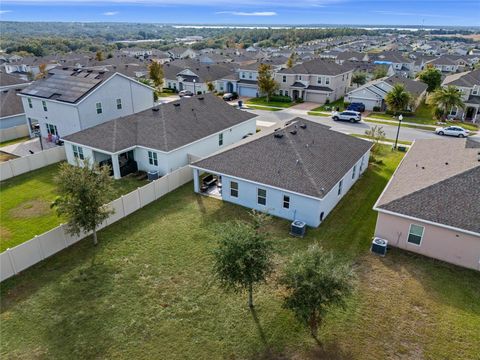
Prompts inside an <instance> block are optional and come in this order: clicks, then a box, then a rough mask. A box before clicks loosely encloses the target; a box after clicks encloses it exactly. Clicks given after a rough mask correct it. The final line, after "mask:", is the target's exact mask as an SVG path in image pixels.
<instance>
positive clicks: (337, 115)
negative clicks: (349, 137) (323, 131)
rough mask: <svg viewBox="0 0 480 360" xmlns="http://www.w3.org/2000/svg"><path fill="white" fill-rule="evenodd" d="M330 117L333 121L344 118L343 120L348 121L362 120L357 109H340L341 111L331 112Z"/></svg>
mask: <svg viewBox="0 0 480 360" xmlns="http://www.w3.org/2000/svg"><path fill="white" fill-rule="evenodd" d="M332 119H333V120H334V121H338V120H344V121H350V122H352V123H354V122H359V121H360V120H362V114H360V113H359V112H358V111H353V110H347V111H342V112H336V111H335V112H334V113H333V114H332Z"/></svg>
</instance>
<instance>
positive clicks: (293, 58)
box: [287, 51, 297, 69]
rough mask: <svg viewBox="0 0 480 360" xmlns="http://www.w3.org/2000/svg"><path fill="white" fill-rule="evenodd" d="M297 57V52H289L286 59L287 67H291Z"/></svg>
mask: <svg viewBox="0 0 480 360" xmlns="http://www.w3.org/2000/svg"><path fill="white" fill-rule="evenodd" d="M296 58H297V54H295V51H293V52H292V53H291V54H290V57H289V58H288V61H287V68H289V69H290V68H291V67H293V65H295V60H296Z"/></svg>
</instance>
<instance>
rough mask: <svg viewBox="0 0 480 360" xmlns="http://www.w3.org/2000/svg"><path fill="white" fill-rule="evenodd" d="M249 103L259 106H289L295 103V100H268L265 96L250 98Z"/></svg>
mask: <svg viewBox="0 0 480 360" xmlns="http://www.w3.org/2000/svg"><path fill="white" fill-rule="evenodd" d="M246 104H247V105H257V106H258V105H259V106H274V107H281V108H289V107H290V106H293V105H295V103H294V102H283V101H273V100H271V101H269V102H267V100H266V98H265V97H257V98H251V99H248V100H247V102H246Z"/></svg>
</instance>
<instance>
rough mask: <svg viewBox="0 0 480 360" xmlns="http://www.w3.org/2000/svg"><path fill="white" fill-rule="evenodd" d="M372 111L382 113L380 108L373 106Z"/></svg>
mask: <svg viewBox="0 0 480 360" xmlns="http://www.w3.org/2000/svg"><path fill="white" fill-rule="evenodd" d="M373 111H375V112H379V111H382V109H381V108H380V106H374V107H373Z"/></svg>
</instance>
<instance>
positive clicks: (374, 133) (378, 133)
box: [365, 125, 385, 154]
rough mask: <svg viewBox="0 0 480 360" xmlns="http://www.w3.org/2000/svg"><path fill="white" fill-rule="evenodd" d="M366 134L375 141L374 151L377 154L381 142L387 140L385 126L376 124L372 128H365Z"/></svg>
mask: <svg viewBox="0 0 480 360" xmlns="http://www.w3.org/2000/svg"><path fill="white" fill-rule="evenodd" d="M365 135H366V136H368V138H369V139H370V140H371V141H372V142H373V147H372V153H374V154H376V153H377V152H378V149H379V144H381V143H382V141H384V140H385V131H383V127H382V126H379V125H374V126H372V127H371V128H370V129H368V130H365Z"/></svg>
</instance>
